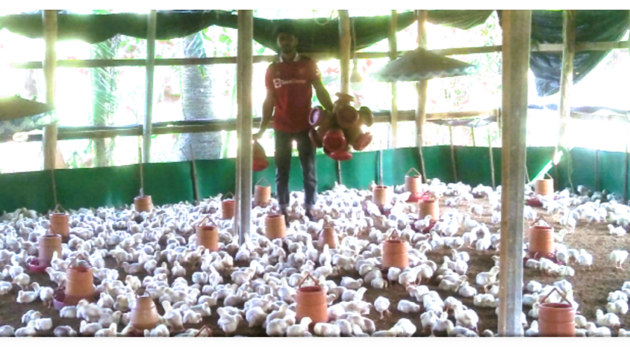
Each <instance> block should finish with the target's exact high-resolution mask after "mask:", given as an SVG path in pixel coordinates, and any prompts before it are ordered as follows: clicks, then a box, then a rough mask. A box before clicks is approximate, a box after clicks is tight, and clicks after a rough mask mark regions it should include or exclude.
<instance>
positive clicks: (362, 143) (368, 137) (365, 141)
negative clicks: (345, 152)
mask: <svg viewBox="0 0 630 355" xmlns="http://www.w3.org/2000/svg"><path fill="white" fill-rule="evenodd" d="M371 142H372V134H371V133H370V132H365V133H363V134H361V135H360V136H359V138H358V139H357V141H356V142H354V144H353V145H352V148H354V150H357V151H362V150H363V149H365V148H366V147H367V146H368V145H369V144H370V143H371Z"/></svg>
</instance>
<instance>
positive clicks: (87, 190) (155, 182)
mask: <svg viewBox="0 0 630 355" xmlns="http://www.w3.org/2000/svg"><path fill="white" fill-rule="evenodd" d="M450 149H451V148H450V146H431V147H425V148H424V150H423V152H424V156H425V166H426V169H427V175H428V177H429V178H438V179H440V180H441V181H444V182H446V183H450V182H455V178H454V175H453V168H452V163H451V152H450ZM455 149H456V150H455V160H456V165H457V172H458V178H459V180H461V181H463V182H465V183H467V184H471V185H473V186H476V185H477V184H484V185H490V184H491V181H492V180H491V173H490V156H489V150H488V148H484V147H455ZM553 149H554V148H553V147H529V148H528V149H527V169H528V173H529V177H530V179H531V178H533V177H534V176H536V175H537V174H538V173H539V172H540V171H541V169H542V168H543V167H544V166H545V165H546V164H547V163H549V161H550V159H551V156H552V154H553ZM493 155H494V168H495V179H496V184H497V185H499V184H500V183H501V148H493ZM570 158H571V159H566V157H563V159H562V161H561V162H560V164H559V166H558V172H557V176H556V172H555V171H554V169H552V170H551V171H550V174H551V175H552V176H553V177H554V178H556V180H557V181H556V188H564V187H568V186H569V181H568V174H569V170H570V169H569V163H570V162H571V161H572V162H571V163H572V164H573V165H572V166H573V171H572V173H571V180H572V182H573V185H574V187H576V186H577V185H585V186H586V187H588V188H590V189H594V188H595V151H592V150H588V149H581V148H575V149H573V150H571V152H570ZM268 160H269V163H270V164H269V167H268V168H267V169H265V170H264V171H261V172H256V173H254V175H253V182H254V184H255V183H257V182H258V181H259V180H260V179H261V178H264V179H265V180H266V181H267V182H268V183H269V184H270V185H271V188H272V192H274V193H275V190H276V189H275V165H274V162H273V158H271V157H270V158H268ZM624 164H625V154H624V153H622V152H605V151H600V152H599V167H598V168H599V169H598V171H599V181H600V188H601V189H607V190H608V191H611V192H615V193H617V194H619V195H622V194H623V189H624V184H625V183H627V182H626V181H624V178H625V175H624ZM195 165H196V168H197V177H198V185H199V194H200V196H201V197H208V196H215V195H217V194H219V193H224V194H225V193H227V192H234V191H235V189H234V188H235V172H236V165H235V159H220V160H200V161H196V163H195ZM340 165H341V174H342V182H343V184H344V185H346V186H348V187H353V188H367V186H368V185H369V184H370V183H371V182H372V181H375V182H378V176H379V152H360V153H355V154H354V157H353V158H352V159H351V160H349V161H344V162H341V164H340ZM410 168H415V169H417V170H419V171H420V170H421V169H420V160H419V152H418V149H417V148H416V147H412V148H400V149H390V150H384V151H383V183H384V184H385V185H389V186H391V185H400V184H403V183H404V181H405V174H406V173H407V171H408V170H409V169H410ZM191 172H192V168H191V163H190V162H175V163H151V164H145V165H144V177H145V187H144V188H145V193H146V194H149V195H151V196H152V198H153V202H154V203H155V204H158V205H162V204H168V203H176V202H180V201H193V198H194V196H193V188H192V180H191ZM290 174H291V175H290V180H289V181H290V182H289V187H290V189H291V190H302V189H303V187H302V181H303V180H302V168H301V166H300V162H299V159H298V157H293V159H292V161H291V173H290ZM317 176H318V190H319V191H324V190H328V189H330V188H332V187H333V186H334V183H335V182H336V181H337V164H336V162H335V161H333V160H332V159H330V158H328V157H327V156H325V155H318V156H317ZM51 179H52V177H51V173H50V171H35V172H28V173H16V174H0V212H2V211H6V212H10V211H14V210H15V209H17V208H20V207H27V208H30V209H35V210H37V211H39V212H45V211H48V210H51V209H53V208H54V202H53V197H52V187H51V181H52V180H51ZM55 180H56V183H57V194H58V200H59V203H61V204H62V205H63V206H64V207H65V208H71V209H77V208H80V207H98V206H117V207H119V206H123V205H125V204H130V203H132V202H133V198H134V197H135V196H137V195H138V192H139V189H140V175H139V170H138V166H137V165H128V166H118V167H109V168H90V169H64V170H57V171H55ZM264 183H265V182H264V180H263V181H262V182H260V184H264Z"/></svg>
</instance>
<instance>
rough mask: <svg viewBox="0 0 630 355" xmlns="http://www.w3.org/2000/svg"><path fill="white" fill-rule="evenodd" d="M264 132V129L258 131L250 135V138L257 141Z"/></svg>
mask: <svg viewBox="0 0 630 355" xmlns="http://www.w3.org/2000/svg"><path fill="white" fill-rule="evenodd" d="M264 134H265V131H258V133H256V134H254V135H253V136H252V139H253V140H255V141H259V140H260V139H261V138H262V137H263V135H264Z"/></svg>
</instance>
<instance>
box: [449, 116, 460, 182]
mask: <svg viewBox="0 0 630 355" xmlns="http://www.w3.org/2000/svg"><path fill="white" fill-rule="evenodd" d="M448 135H449V137H450V140H451V164H452V165H453V177H454V178H455V182H456V183H457V182H458V181H459V180H458V179H457V160H455V145H453V127H452V126H451V125H449V126H448Z"/></svg>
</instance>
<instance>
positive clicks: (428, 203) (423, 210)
mask: <svg viewBox="0 0 630 355" xmlns="http://www.w3.org/2000/svg"><path fill="white" fill-rule="evenodd" d="M418 208H419V210H420V219H424V218H425V217H426V216H431V219H432V220H438V219H439V218H440V205H439V202H438V200H437V199H436V198H435V197H434V196H432V195H431V194H430V193H429V192H428V191H427V192H425V193H423V194H422V195H421V196H420V203H419V204H418Z"/></svg>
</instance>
